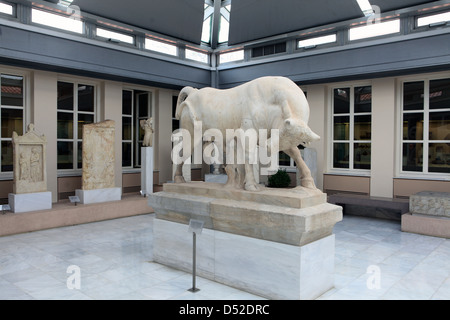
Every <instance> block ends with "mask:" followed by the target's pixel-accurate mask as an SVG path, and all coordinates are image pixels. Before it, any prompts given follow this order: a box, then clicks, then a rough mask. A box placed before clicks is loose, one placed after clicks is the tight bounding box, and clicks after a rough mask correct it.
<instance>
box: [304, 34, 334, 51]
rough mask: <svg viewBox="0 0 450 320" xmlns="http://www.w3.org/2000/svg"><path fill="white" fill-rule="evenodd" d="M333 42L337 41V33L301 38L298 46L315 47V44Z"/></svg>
mask: <svg viewBox="0 0 450 320" xmlns="http://www.w3.org/2000/svg"><path fill="white" fill-rule="evenodd" d="M332 42H336V34H329V35H326V36H321V37H315V38H310V39H305V40H300V41H299V42H298V47H299V48H308V47H315V46H318V45H321V44H325V43H332Z"/></svg>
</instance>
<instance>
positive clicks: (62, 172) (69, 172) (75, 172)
mask: <svg viewBox="0 0 450 320" xmlns="http://www.w3.org/2000/svg"><path fill="white" fill-rule="evenodd" d="M60 82H66V83H71V84H73V92H74V96H73V99H74V101H73V103H74V109H73V110H63V109H58V105H56V114H57V117H58V113H59V112H63V113H71V114H73V115H74V117H73V138H72V139H62V138H58V132H56V143H57V144H58V142H72V143H73V166H72V168H71V169H59V168H58V160H57V162H56V171H57V176H58V177H63V176H80V175H81V173H82V170H83V166H82V167H81V168H78V143H79V142H81V144H82V143H83V136H81V139H79V138H78V134H79V132H78V114H92V115H93V116H94V120H93V121H94V122H93V123H96V122H98V121H99V119H100V110H99V109H100V92H99V90H100V89H99V88H100V85H99V83H97V82H95V81H92V80H89V79H81V78H70V77H58V79H57V86H58V84H59V83H60ZM79 85H88V86H92V87H94V111H93V112H88V111H79V110H78V107H79V106H78V94H77V92H78V91H77V88H78V86H79ZM56 90H58V88H56ZM75 115H76V116H75ZM81 156H82V155H81ZM56 157H58V149H56Z"/></svg>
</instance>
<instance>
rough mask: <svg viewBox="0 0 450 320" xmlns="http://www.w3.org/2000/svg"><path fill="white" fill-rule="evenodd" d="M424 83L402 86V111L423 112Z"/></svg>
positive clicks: (410, 83) (418, 82) (409, 83)
mask: <svg viewBox="0 0 450 320" xmlns="http://www.w3.org/2000/svg"><path fill="white" fill-rule="evenodd" d="M423 96H424V82H423V81H417V82H406V83H404V84H403V110H423Z"/></svg>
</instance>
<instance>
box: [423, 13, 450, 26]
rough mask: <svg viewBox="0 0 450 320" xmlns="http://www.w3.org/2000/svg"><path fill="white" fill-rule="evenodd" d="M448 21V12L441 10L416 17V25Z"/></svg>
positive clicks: (438, 23)
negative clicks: (440, 11) (441, 11)
mask: <svg viewBox="0 0 450 320" xmlns="http://www.w3.org/2000/svg"><path fill="white" fill-rule="evenodd" d="M448 21H450V12H443V13H438V14H433V15H429V16H424V17H418V18H417V27H423V26H434V25H442V24H446V23H447V22H448Z"/></svg>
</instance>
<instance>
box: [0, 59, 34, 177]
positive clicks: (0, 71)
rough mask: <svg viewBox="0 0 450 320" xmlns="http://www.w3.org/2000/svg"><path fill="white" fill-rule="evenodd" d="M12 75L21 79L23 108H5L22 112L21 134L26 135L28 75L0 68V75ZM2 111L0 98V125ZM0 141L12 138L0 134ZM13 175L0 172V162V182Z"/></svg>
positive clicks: (19, 71) (28, 107)
mask: <svg viewBox="0 0 450 320" xmlns="http://www.w3.org/2000/svg"><path fill="white" fill-rule="evenodd" d="M3 74H6V75H12V76H19V77H22V81H23V82H22V84H23V88H22V90H23V93H22V95H23V106H22V107H21V108H20V107H13V106H5V107H6V108H9V109H11V108H12V109H21V110H22V112H23V121H22V125H23V128H22V132H23V134H25V133H26V128H27V125H28V124H29V120H30V119H29V114H30V100H31V99H30V91H29V89H28V88H29V87H30V75H29V73H28V72H26V71H21V70H17V69H10V68H4V67H1V68H0V75H3ZM0 86H1V81H0ZM2 109H3V105H2V103H1V98H0V124H1V120H2V119H1V110H2ZM2 141H12V136H11V137H9V138H8V137H6V138H4V137H2V136H1V133H0V142H2ZM0 147H1V146H0ZM13 173H14V170H12V171H2V170H1V161H0V180H11V179H13Z"/></svg>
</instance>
